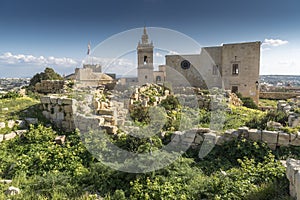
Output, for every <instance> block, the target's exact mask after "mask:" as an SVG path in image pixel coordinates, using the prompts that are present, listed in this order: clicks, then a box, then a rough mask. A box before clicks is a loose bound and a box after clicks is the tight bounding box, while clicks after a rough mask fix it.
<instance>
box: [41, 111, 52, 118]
mask: <svg viewBox="0 0 300 200" xmlns="http://www.w3.org/2000/svg"><path fill="white" fill-rule="evenodd" d="M42 114H43V116H44V117H45V118H47V119H50V112H48V111H46V110H44V111H43V112H42Z"/></svg>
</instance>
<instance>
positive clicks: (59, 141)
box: [55, 135, 66, 145]
mask: <svg viewBox="0 0 300 200" xmlns="http://www.w3.org/2000/svg"><path fill="white" fill-rule="evenodd" d="M65 141H66V136H65V135H59V136H57V137H56V138H55V143H56V144H59V145H62V144H64V143H65Z"/></svg>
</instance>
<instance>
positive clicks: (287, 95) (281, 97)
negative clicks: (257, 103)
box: [259, 92, 300, 100]
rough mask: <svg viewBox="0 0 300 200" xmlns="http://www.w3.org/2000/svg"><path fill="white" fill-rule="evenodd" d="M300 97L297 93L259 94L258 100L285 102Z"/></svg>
mask: <svg viewBox="0 0 300 200" xmlns="http://www.w3.org/2000/svg"><path fill="white" fill-rule="evenodd" d="M297 96H300V94H299V93H293V92H260V93H259V98H261V99H274V100H287V99H291V98H295V97H297Z"/></svg>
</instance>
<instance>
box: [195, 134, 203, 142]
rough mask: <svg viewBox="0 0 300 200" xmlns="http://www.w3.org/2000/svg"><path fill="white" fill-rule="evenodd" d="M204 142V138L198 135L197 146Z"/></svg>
mask: <svg viewBox="0 0 300 200" xmlns="http://www.w3.org/2000/svg"><path fill="white" fill-rule="evenodd" d="M202 142H203V137H202V136H201V135H199V134H197V135H196V137H195V140H194V143H195V144H201V143H202Z"/></svg>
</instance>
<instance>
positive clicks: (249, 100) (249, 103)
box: [237, 93, 258, 109]
mask: <svg viewBox="0 0 300 200" xmlns="http://www.w3.org/2000/svg"><path fill="white" fill-rule="evenodd" d="M237 96H238V98H240V99H241V100H242V102H243V106H245V107H247V108H252V109H258V106H257V105H256V104H255V102H254V101H253V99H252V98H250V97H243V96H242V94H241V93H237Z"/></svg>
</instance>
